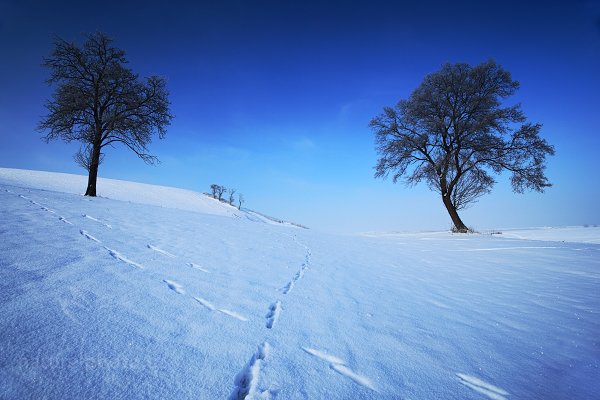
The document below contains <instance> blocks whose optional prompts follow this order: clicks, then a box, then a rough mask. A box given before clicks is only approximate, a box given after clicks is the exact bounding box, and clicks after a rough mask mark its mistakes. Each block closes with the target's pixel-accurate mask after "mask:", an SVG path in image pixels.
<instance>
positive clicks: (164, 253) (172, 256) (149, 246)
mask: <svg viewBox="0 0 600 400" xmlns="http://www.w3.org/2000/svg"><path fill="white" fill-rule="evenodd" d="M148 248H149V249H150V250H154V251H155V252H157V253H160V254H162V255H165V256H167V257H171V258H175V255H174V254H171V253H169V252H168V251H165V250H163V249H159V248H158V247H155V246H152V245H151V244H149V245H148Z"/></svg>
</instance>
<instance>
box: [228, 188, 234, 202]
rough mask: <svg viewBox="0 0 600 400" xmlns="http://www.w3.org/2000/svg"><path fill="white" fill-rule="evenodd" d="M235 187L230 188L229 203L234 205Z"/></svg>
mask: <svg viewBox="0 0 600 400" xmlns="http://www.w3.org/2000/svg"><path fill="white" fill-rule="evenodd" d="M234 194H235V189H229V204H230V205H233V201H234V197H233V195H234Z"/></svg>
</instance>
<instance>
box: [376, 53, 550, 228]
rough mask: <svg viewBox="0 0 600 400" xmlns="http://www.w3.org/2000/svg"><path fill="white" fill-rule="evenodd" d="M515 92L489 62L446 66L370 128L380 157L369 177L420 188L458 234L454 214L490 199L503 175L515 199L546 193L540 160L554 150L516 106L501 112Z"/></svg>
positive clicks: (506, 74) (543, 162)
mask: <svg viewBox="0 0 600 400" xmlns="http://www.w3.org/2000/svg"><path fill="white" fill-rule="evenodd" d="M518 88H519V83H518V82H517V81H514V80H513V79H512V78H511V75H510V73H509V72H508V71H506V70H504V69H503V68H502V67H501V66H500V65H498V64H497V63H496V62H494V61H488V62H485V63H482V64H480V65H477V66H471V65H468V64H445V65H444V66H443V67H442V69H441V70H440V71H438V72H435V73H432V74H430V75H427V76H426V77H425V79H424V80H423V82H422V83H421V84H420V85H419V86H418V87H417V88H416V89H415V90H414V91H413V92H412V94H411V95H410V97H409V98H408V99H406V100H400V101H399V102H398V104H397V105H396V106H395V107H385V108H384V111H383V113H382V114H380V115H379V116H377V117H375V118H373V119H372V120H371V122H370V124H369V126H370V127H371V129H372V130H373V131H374V133H375V138H376V139H375V140H376V150H377V152H378V154H379V156H380V158H379V160H378V162H377V165H376V167H375V177H381V178H385V177H387V176H389V175H390V174H391V175H392V179H393V181H394V183H395V182H397V181H398V180H399V179H401V178H403V179H404V181H405V183H406V184H408V185H413V184H416V183H418V182H421V181H425V182H426V183H427V184H428V185H429V187H430V189H432V190H434V191H436V192H438V193H439V194H440V195H441V196H442V201H443V203H444V205H445V207H446V209H447V211H448V213H449V214H450V217H451V219H452V222H453V225H454V228H455V229H456V230H457V231H460V232H466V231H467V227H466V226H465V224H464V223H463V222H462V220H461V219H460V217H459V215H458V212H457V210H460V209H463V208H465V207H467V206H469V205H470V204H472V203H473V202H475V201H476V200H477V199H478V198H479V197H480V196H482V195H483V194H486V193H489V192H490V191H491V188H492V186H493V185H494V183H495V180H494V178H493V176H492V174H499V173H500V172H502V171H503V170H506V171H509V172H510V173H511V184H512V188H513V190H514V191H515V192H519V193H522V192H523V191H524V190H526V189H531V190H536V191H540V192H542V191H544V189H546V188H547V187H550V186H551V184H550V182H549V181H548V179H547V177H546V175H545V168H546V156H548V155H553V154H554V148H553V147H552V146H551V145H549V144H548V143H547V142H546V140H544V139H542V138H541V137H540V130H541V127H542V126H541V124H539V123H530V122H527V121H526V117H525V115H524V113H523V111H522V109H521V105H520V104H516V105H511V106H503V105H502V100H504V99H506V98H508V97H510V96H511V95H513V94H514V93H515V92H516V91H517V89H518Z"/></svg>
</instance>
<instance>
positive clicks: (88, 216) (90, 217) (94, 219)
mask: <svg viewBox="0 0 600 400" xmlns="http://www.w3.org/2000/svg"><path fill="white" fill-rule="evenodd" d="M82 216H83V217H84V218H87V219H91V220H92V221H94V222H97V223H99V224H100V225H104V226H105V227H107V228H108V229H112V226H110V225H109V224H106V223H104V222H102V221H100V220H99V219H97V218H94V217H92V216H91V215H87V214H83V215H82Z"/></svg>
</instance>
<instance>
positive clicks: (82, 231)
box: [79, 229, 100, 243]
mask: <svg viewBox="0 0 600 400" xmlns="http://www.w3.org/2000/svg"><path fill="white" fill-rule="evenodd" d="M79 233H81V234H82V235H83V236H84V237H86V238H88V239H90V240H91V241H94V242H96V243H100V241H99V240H98V239H96V238H95V237H93V236H92V235H90V234H89V233H87V232H86V231H84V230H83V229H80V230H79Z"/></svg>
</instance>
